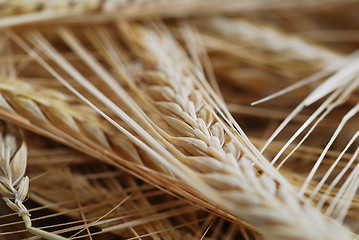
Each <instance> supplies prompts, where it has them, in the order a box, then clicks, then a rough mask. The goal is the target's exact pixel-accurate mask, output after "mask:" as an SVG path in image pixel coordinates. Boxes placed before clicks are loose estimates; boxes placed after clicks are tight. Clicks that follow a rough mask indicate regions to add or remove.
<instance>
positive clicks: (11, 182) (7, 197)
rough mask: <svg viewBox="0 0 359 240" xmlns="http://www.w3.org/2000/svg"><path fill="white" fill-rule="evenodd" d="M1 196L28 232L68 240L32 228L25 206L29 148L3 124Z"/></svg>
mask: <svg viewBox="0 0 359 240" xmlns="http://www.w3.org/2000/svg"><path fill="white" fill-rule="evenodd" d="M0 141H1V158H0V174H1V175H0V194H1V195H2V196H3V199H4V201H5V202H6V205H8V206H9V207H10V208H11V209H12V210H14V211H15V212H16V213H17V214H18V215H19V217H21V218H22V220H23V221H24V223H25V227H26V229H27V231H29V232H30V233H32V234H34V235H37V236H39V237H43V238H45V239H49V240H61V239H66V238H63V237H61V236H58V235H55V234H52V233H49V232H46V231H43V230H41V229H37V228H34V227H32V226H31V220H30V213H29V211H28V210H27V208H26V207H25V206H24V205H23V202H24V201H25V200H26V197H27V195H28V190H29V178H28V177H27V176H25V171H26V165H27V147H26V143H25V141H24V139H23V136H22V133H20V132H19V131H18V130H17V129H16V128H15V127H13V126H11V125H7V124H5V123H2V124H1V139H0Z"/></svg>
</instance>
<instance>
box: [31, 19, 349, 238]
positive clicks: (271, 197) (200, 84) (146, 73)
mask: <svg viewBox="0 0 359 240" xmlns="http://www.w3.org/2000/svg"><path fill="white" fill-rule="evenodd" d="M121 30H122V33H123V34H124V35H125V36H126V37H127V39H126V40H127V41H126V42H127V44H128V46H130V47H131V49H132V51H133V52H134V54H135V56H136V57H137V59H138V60H140V61H141V67H142V68H140V71H137V72H136V71H134V72H133V74H134V75H137V76H139V77H140V79H142V80H143V81H144V82H146V83H144V82H143V83H142V84H143V85H142V86H141V87H142V88H143V89H147V91H143V89H140V88H138V87H136V86H132V87H133V90H135V91H137V92H139V93H142V97H143V98H144V100H147V101H148V100H149V104H150V105H151V104H152V109H154V108H155V106H158V105H160V106H161V108H160V112H159V111H158V110H157V111H156V110H155V113H157V114H159V116H161V118H162V119H163V120H164V121H165V122H166V123H167V124H163V122H158V123H157V122H156V124H155V123H154V121H149V120H148V124H153V125H156V128H157V129H158V132H157V136H158V134H159V133H160V134H161V135H162V138H157V139H156V140H157V141H161V143H162V144H159V142H154V139H153V137H152V136H149V135H148V133H146V132H145V131H144V130H143V128H141V127H139V126H138V125H137V124H136V123H134V120H132V121H131V120H130V119H129V117H128V116H126V115H124V114H123V113H121V111H120V109H117V108H116V109H115V110H116V113H118V114H119V116H121V117H123V118H124V119H126V121H128V122H127V124H130V126H131V127H133V128H134V129H135V130H136V131H137V133H138V134H139V135H141V137H143V138H144V139H146V141H148V142H149V144H151V146H152V147H153V148H154V149H155V150H157V153H154V152H153V150H152V151H151V150H150V149H148V148H147V147H146V146H144V145H143V144H144V143H141V142H140V141H139V140H136V138H135V137H134V136H131V135H130V134H128V132H126V131H125V130H123V128H121V127H120V126H118V125H116V126H118V127H119V129H120V130H121V131H123V132H124V133H125V134H127V136H129V137H131V139H132V140H133V141H134V142H135V143H136V144H138V146H141V147H142V148H143V150H146V151H148V152H149V153H151V154H153V156H156V157H155V158H154V159H153V160H154V161H157V164H158V165H161V164H163V166H165V167H166V168H168V169H169V170H170V171H171V172H172V173H173V175H175V176H176V177H178V178H181V179H182V180H183V181H184V182H185V183H186V184H187V185H189V186H191V187H192V188H193V189H194V190H195V191H196V192H197V194H198V193H199V194H198V195H200V196H201V197H204V198H206V200H207V201H209V202H211V203H212V204H214V205H215V206H218V207H220V208H221V209H223V210H225V211H227V212H228V213H230V214H232V215H234V216H236V217H238V218H240V219H244V220H245V221H247V222H249V223H251V224H253V225H254V226H256V227H257V228H258V229H260V231H261V233H263V235H264V236H265V237H266V238H267V239H316V238H319V239H325V238H326V239H337V238H343V239H350V238H351V237H350V234H349V233H348V232H347V230H346V229H344V228H343V227H341V226H339V225H338V224H337V223H335V222H334V221H332V220H329V219H326V218H325V217H324V216H323V215H321V214H320V213H319V212H318V211H316V210H315V209H313V208H312V207H311V206H310V204H309V203H307V202H306V201H305V200H303V199H301V198H299V197H298V195H297V194H296V193H295V192H294V191H293V189H291V188H290V187H289V185H288V183H287V182H286V181H285V180H284V179H283V178H282V177H281V176H280V175H279V174H278V173H277V172H275V171H274V169H273V168H272V167H271V166H270V165H269V164H268V162H267V161H266V160H265V159H264V158H263V156H261V155H260V154H259V152H258V151H257V150H256V149H255V148H254V147H253V145H251V143H250V142H249V141H248V139H247V138H246V136H245V135H244V133H243V132H241V130H240V128H239V126H237V130H236V129H235V128H233V127H232V126H231V125H229V122H231V121H230V119H228V118H230V116H228V115H227V117H228V118H227V117H226V116H225V114H223V112H222V111H221V108H220V107H219V106H221V105H222V106H223V103H221V102H219V101H218V99H217V100H216V98H215V96H214V95H213V94H212V95H211V96H209V94H207V93H206V92H205V91H204V90H203V88H204V89H206V90H208V91H209V92H211V89H210V88H209V87H208V85H206V84H205V82H204V81H201V80H203V78H201V75H200V73H198V72H197V73H198V74H195V73H194V72H195V70H194V69H192V68H191V67H190V66H191V62H190V61H189V59H188V58H187V57H186V54H184V53H183V51H182V50H181V48H180V47H179V46H178V45H177V44H176V43H175V41H173V39H172V37H171V36H169V35H168V33H166V32H157V31H156V30H154V29H152V28H146V27H142V26H140V25H126V24H123V25H121ZM60 33H61V36H62V37H63V38H64V40H65V41H66V42H67V43H68V44H69V45H70V46H71V47H72V48H73V49H74V51H75V52H76V53H77V54H78V55H79V56H80V57H81V58H82V60H83V61H84V62H85V63H86V64H88V65H89V66H90V67H91V69H96V70H98V71H96V72H97V73H101V74H102V76H103V77H104V78H109V75H108V74H109V73H107V72H106V70H104V69H103V68H102V67H101V66H100V65H98V64H99V63H97V62H96V61H94V59H93V56H92V55H89V53H88V52H87V51H86V49H85V48H84V46H81V45H80V44H79V43H78V40H77V39H76V38H75V37H74V35H73V34H71V33H70V32H69V31H66V29H62V30H61V31H60ZM30 36H31V38H30V39H31V40H32V41H34V42H36V43H38V46H39V47H41V48H42V49H43V50H45V52H46V53H47V54H49V56H51V57H52V58H53V59H54V61H55V62H56V63H58V64H59V65H60V66H61V67H63V68H64V69H65V70H66V71H68V72H69V73H70V74H72V75H73V77H74V78H75V79H76V80H78V81H79V82H80V83H86V84H84V86H86V87H87V86H89V83H88V82H87V80H86V79H85V78H83V77H82V76H81V74H80V73H78V72H77V71H76V69H75V68H74V67H73V66H70V65H69V63H68V62H67V61H66V59H64V58H62V57H61V55H60V54H59V53H58V52H57V51H56V50H55V49H54V48H52V47H51V45H50V43H49V42H47V41H46V39H44V38H43V37H42V36H41V34H40V33H39V32H34V33H33V34H32V35H30ZM99 36H105V35H101V34H100V35H99ZM134 40H135V41H134ZM101 52H103V51H101ZM106 52H107V53H110V52H111V51H106ZM107 59H112V58H111V56H109V57H108V58H107ZM110 64H111V65H112V63H110ZM44 66H46V65H44ZM54 76H55V77H57V78H58V79H59V80H61V79H60V78H59V77H58V75H56V74H54ZM202 77H203V76H202ZM111 87H113V86H111ZM89 89H91V91H94V93H95V92H96V90H95V89H93V88H89ZM96 94H97V95H99V93H97V92H96ZM96 94H95V95H96ZM119 97H126V98H127V97H129V96H127V95H126V93H124V95H122V96H120V95H119ZM139 97H141V94H140V96H139ZM147 97H148V98H149V99H147ZM129 98H130V97H129ZM102 99H103V98H102ZM131 99H132V98H131ZM104 102H107V103H108V100H107V101H104ZM216 103H217V104H218V105H219V106H218V105H217V104H216ZM134 104H135V105H133V107H134V108H135V109H136V108H138V106H136V103H134ZM108 107H112V108H113V105H110V104H109V105H108ZM149 107H151V106H149ZM138 109H139V108H138ZM222 110H223V111H225V109H224V107H222ZM140 113H141V112H140ZM138 117H140V116H138ZM155 117H156V116H155ZM143 118H144V117H143ZM154 119H156V118H154ZM232 124H234V125H235V123H233V122H232ZM168 126H170V127H168ZM237 131H238V132H237ZM166 132H167V133H166ZM152 139H153V140H152ZM163 146H166V148H164V147H163ZM176 149H177V150H176ZM164 157H165V158H164ZM167 187H170V186H167ZM312 226H316V227H315V228H313V227H312ZM330 230H332V231H331V232H329V231H330Z"/></svg>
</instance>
